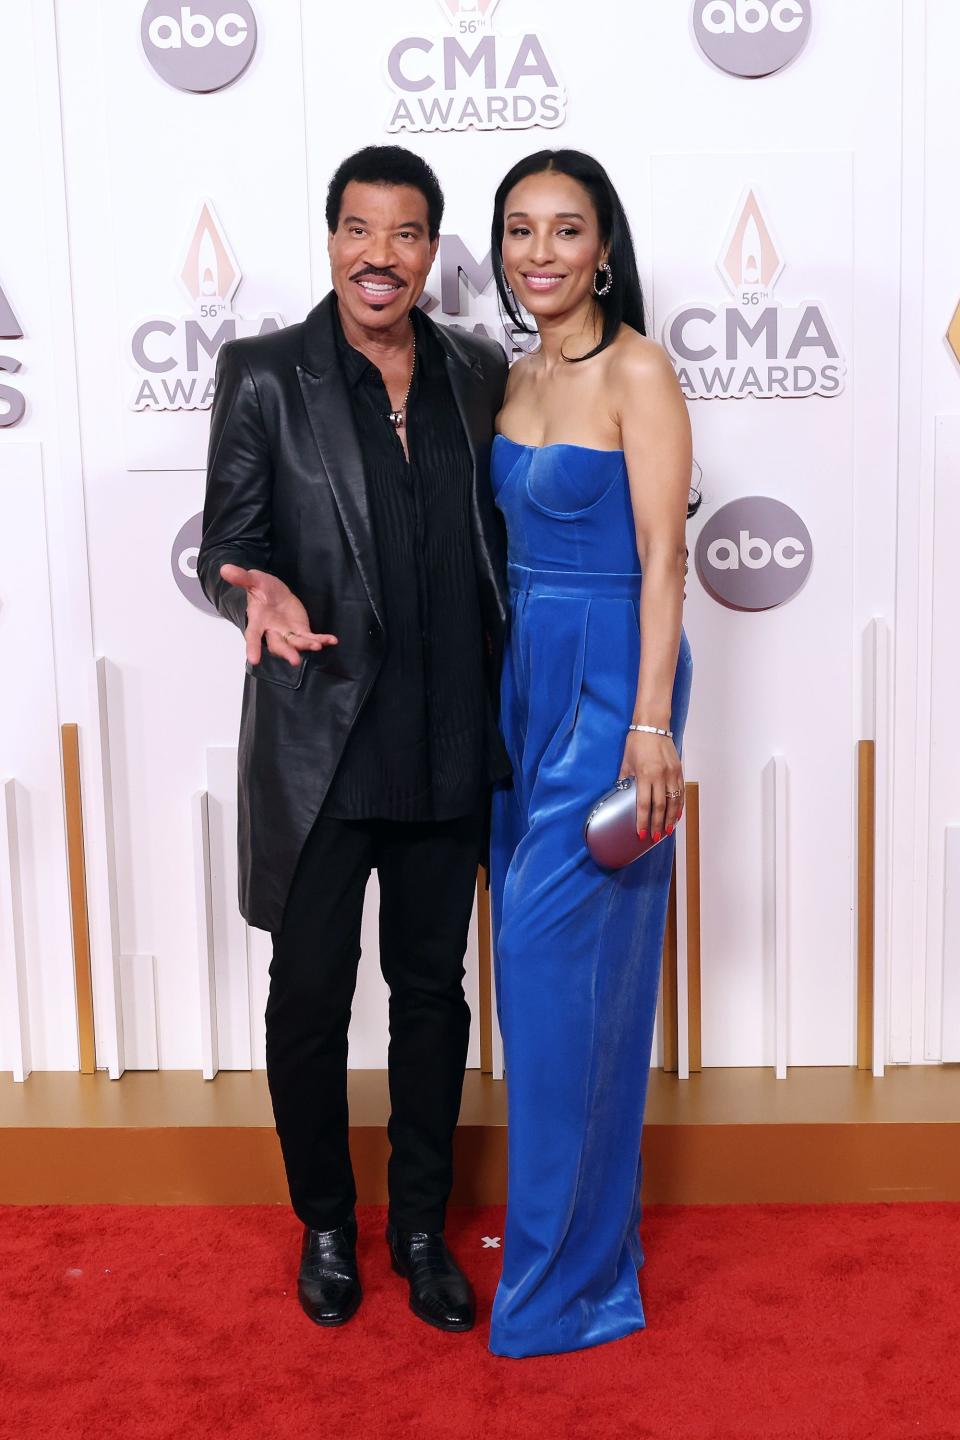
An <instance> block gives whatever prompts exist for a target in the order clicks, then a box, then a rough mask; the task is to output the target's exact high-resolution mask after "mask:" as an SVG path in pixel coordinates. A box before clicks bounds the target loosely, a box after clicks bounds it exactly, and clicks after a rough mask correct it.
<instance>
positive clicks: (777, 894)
mask: <svg viewBox="0 0 960 1440" xmlns="http://www.w3.org/2000/svg"><path fill="white" fill-rule="evenodd" d="M761 790H762V807H761V824H760V827H759V832H760V838H761V844H762V849H763V862H762V866H761V877H762V879H761V885H762V889H763V904H762V911H763V950H764V981H763V1016H764V1022H763V1049H764V1053H765V1054H766V1055H769V1056H770V1057H771V1058H772V1061H773V1067H774V1072H775V1074H776V1077H777V1079H778V1080H782V1079H785V1077H786V1073H787V1061H788V1053H789V1046H790V971H789V947H790V906H789V898H790V897H789V879H790V868H789V843H788V836H789V825H788V818H789V817H788V801H787V762H786V759H785V758H784V756H783V755H773V756H771V758H770V760H769V761H768V762H767V764H766V765H765V766H764V770H763V775H762V781H761Z"/></svg>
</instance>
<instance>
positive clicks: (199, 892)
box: [192, 790, 220, 1080]
mask: <svg viewBox="0 0 960 1440" xmlns="http://www.w3.org/2000/svg"><path fill="white" fill-rule="evenodd" d="M192 821H193V873H194V899H195V906H196V922H197V982H198V984H197V989H198V995H199V1013H200V1068H201V1070H202V1072H203V1078H204V1080H212V1079H213V1078H214V1076H215V1075H216V1073H217V1071H218V1070H219V1068H220V1059H219V1049H220V1047H219V1042H218V1035H217V969H216V956H215V953H214V943H213V901H212V897H211V893H210V812H209V806H208V797H207V793H206V791H205V790H201V791H199V792H198V793H197V794H196V795H194V797H193V807H192Z"/></svg>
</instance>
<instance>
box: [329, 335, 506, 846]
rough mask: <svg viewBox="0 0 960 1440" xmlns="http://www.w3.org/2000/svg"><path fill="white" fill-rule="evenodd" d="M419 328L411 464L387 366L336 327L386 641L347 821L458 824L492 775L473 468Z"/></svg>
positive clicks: (437, 354) (335, 799) (349, 790)
mask: <svg viewBox="0 0 960 1440" xmlns="http://www.w3.org/2000/svg"><path fill="white" fill-rule="evenodd" d="M413 324H414V326H415V333H416V341H417V352H416V364H415V369H414V376H413V384H412V386H411V389H410V395H409V399H408V401H407V411H406V431H407V444H408V446H409V451H410V460H409V463H408V461H407V460H406V458H405V456H404V453H403V445H402V443H401V440H400V437H399V435H398V434H397V432H396V430H395V428H394V426H393V423H392V421H391V420H390V419H389V412H390V410H391V409H392V406H391V404H390V400H389V397H388V395H387V390H386V386H385V385H384V383H383V379H382V377H381V374H380V371H379V370H378V369H377V367H376V366H375V365H373V364H372V363H371V362H370V361H369V360H368V359H367V358H366V356H364V355H362V354H361V353H360V351H359V350H355V349H354V348H353V346H351V345H350V344H348V342H347V339H346V337H345V335H344V333H343V329H342V326H341V324H340V319H339V315H336V316H335V319H334V330H335V334H336V341H337V351H338V356H339V360H340V365H341V367H342V370H343V375H344V378H345V380H346V382H347V387H348V389H349V392H350V402H351V406H352V409H353V417H354V421H355V424H356V429H357V435H358V438H359V441H360V451H361V455H362V458H363V468H364V475H365V478H366V482H367V495H368V500H369V505H370V518H371V525H372V529H373V534H374V538H375V541H376V546H377V553H378V558H379V564H380V581H381V589H382V595H383V609H384V640H385V651H384V657H383V663H382V666H381V668H380V671H379V673H378V675H377V679H376V682H375V684H374V686H373V689H372V691H371V693H370V695H369V696H368V697H367V701H366V703H365V705H364V707H363V709H362V710H361V712H360V714H359V716H358V717H357V721H356V723H355V725H354V727H353V730H352V731H351V733H350V737H349V739H348V741H347V746H346V749H345V751H344V754H343V757H342V759H341V761H340V764H339V766H338V768H337V771H336V774H335V775H334V778H333V782H332V784H331V787H330V790H329V792H328V795H327V799H326V801H325V803H324V813H325V814H327V815H330V816H335V817H337V818H340V819H372V818H375V817H379V818H386V819H393V820H446V819H452V818H454V817H455V816H458V815H466V814H469V813H470V812H471V811H472V810H474V809H475V808H476V806H477V805H478V803H479V802H480V800H481V796H482V792H483V789H484V787H485V786H486V785H487V784H488V783H489V781H490V780H491V779H492V778H494V776H493V775H492V774H490V773H489V771H490V767H489V765H488V754H487V745H486V743H485V742H486V738H487V728H488V727H489V724H490V706H489V699H488V696H487V692H486V684H485V679H484V669H483V643H484V642H483V627H482V622H481V615H480V602H479V596H478V592H477V577H476V570H475V566H474V560H473V547H472V542H471V535H470V527H469V516H470V495H471V486H472V479H473V460H472V457H471V454H470V448H469V445H468V444H467V439H466V436H465V434H464V431H463V426H462V425H461V422H460V414H459V411H458V409H457V404H456V401H455V399H454V396H453V392H452V391H451V388H450V382H449V379H448V377H447V369H446V357H445V355H444V352H443V350H442V348H441V347H440V345H439V344H438V342H437V341H436V339H435V337H434V336H432V335H431V334H430V331H429V329H428V327H427V325H426V324H424V323H423V319H422V317H421V315H420V312H419V311H417V310H414V311H413ZM497 773H500V772H499V771H498V772H497Z"/></svg>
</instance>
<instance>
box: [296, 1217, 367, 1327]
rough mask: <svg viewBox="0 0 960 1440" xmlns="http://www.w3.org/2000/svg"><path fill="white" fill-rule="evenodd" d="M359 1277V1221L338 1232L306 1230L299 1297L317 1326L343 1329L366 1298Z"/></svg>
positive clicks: (305, 1228)
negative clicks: (343, 1325)
mask: <svg viewBox="0 0 960 1440" xmlns="http://www.w3.org/2000/svg"><path fill="white" fill-rule="evenodd" d="M362 1293H363V1292H362V1291H361V1289H360V1278H359V1276H358V1274H357V1221H356V1217H355V1216H352V1215H351V1217H350V1219H349V1220H348V1221H346V1223H345V1224H343V1225H340V1226H339V1227H338V1228H337V1229H336V1230H311V1229H310V1228H309V1227H304V1231H303V1249H302V1251H301V1253H300V1273H299V1275H298V1276H297V1294H298V1295H299V1297H300V1304H301V1305H302V1306H303V1308H304V1310H305V1311H306V1312H307V1314H308V1315H309V1316H310V1319H311V1320H312V1321H313V1322H314V1324H315V1325H342V1324H344V1322H345V1321H347V1320H349V1319H350V1316H351V1315H352V1314H353V1313H354V1311H355V1310H356V1308H357V1306H358V1305H359V1304H360V1297H361V1295H362Z"/></svg>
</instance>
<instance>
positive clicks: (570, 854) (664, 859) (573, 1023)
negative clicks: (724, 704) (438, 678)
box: [490, 435, 692, 1356]
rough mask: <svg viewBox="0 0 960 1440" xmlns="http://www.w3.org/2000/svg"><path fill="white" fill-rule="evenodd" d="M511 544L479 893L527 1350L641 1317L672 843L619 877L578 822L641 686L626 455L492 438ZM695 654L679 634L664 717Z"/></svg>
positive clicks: (608, 1333)
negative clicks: (642, 1230)
mask: <svg viewBox="0 0 960 1440" xmlns="http://www.w3.org/2000/svg"><path fill="white" fill-rule="evenodd" d="M492 479H493V488H494V494H495V497H496V503H497V505H498V507H499V509H500V510H501V511H502V512H503V515H504V518H505V520H506V525H507V533H508V543H509V580H510V600H511V624H510V631H509V636H508V641H507V650H506V656H505V662H504V674H503V686H502V721H501V723H502V729H503V736H504V740H505V742H506V745H507V749H508V751H509V753H510V758H511V760H512V762H513V769H514V784H513V788H512V789H511V788H500V789H498V790H497V791H496V792H495V795H494V813H493V834H492V845H491V902H492V919H493V937H494V964H495V976H496V988H497V1008H498V1014H499V1019H500V1029H501V1031H502V1034H503V1043H504V1055H505V1064H506V1078H507V1095H508V1106H509V1141H508V1144H509V1193H508V1203H507V1219H506V1229H505V1234H504V1250H503V1274H502V1276H501V1279H500V1283H499V1286H498V1289H497V1293H496V1297H495V1299H494V1305H493V1316H492V1320H491V1326H490V1349H491V1350H492V1351H493V1352H494V1353H495V1354H497V1355H512V1356H521V1355H540V1354H550V1353H555V1352H559V1351H566V1350H577V1349H580V1348H581V1347H583V1346H587V1345H598V1344H600V1343H602V1342H603V1341H605V1340H613V1339H616V1338H617V1337H619V1336H622V1335H628V1334H630V1333H631V1332H632V1331H634V1330H639V1329H642V1328H643V1326H644V1324H645V1320H644V1314H643V1306H642V1304H641V1300H640V1290H639V1286H638V1283H637V1267H638V1266H639V1265H641V1264H642V1263H643V1254H642V1250H641V1248H640V1240H639V1234H638V1228H637V1227H638V1223H639V1220H640V1177H641V1159H640V1136H641V1129H642V1123H643V1110H644V1105H645V1102H646V1093H647V1081H648V1078H649V1067H650V1054H651V1048H652V1043H653V1027H654V1019H655V1012H656V1003H657V990H658V985H659V975H660V960H661V954H662V948H663V935H664V927H665V923H666V911H667V896H668V892H669V887H670V873H671V868H672V862H673V853H674V848H675V845H676V837H675V836H674V835H671V836H668V837H667V839H665V840H662V841H661V842H660V843H659V844H658V845H657V846H655V848H654V849H653V850H651V851H650V852H649V854H648V855H645V856H643V857H642V858H641V859H639V860H637V861H635V862H634V863H633V864H632V865H628V866H626V867H625V868H624V869H622V870H617V871H609V870H604V869H601V868H600V867H599V866H597V865H596V864H595V863H594V862H593V860H591V858H590V854H589V852H588V850H587V848H586V845H585V843H584V839H583V824H584V820H585V818H586V815H587V812H588V810H589V808H590V805H591V804H592V802H593V801H594V800H595V799H596V798H597V797H598V796H599V795H600V794H602V792H603V791H604V790H607V789H609V788H610V786H611V785H613V783H614V782H615V780H616V778H617V774H618V771H619V767H620V761H621V758H622V755H623V746H624V741H625V739H626V726H627V725H628V724H629V722H630V718H631V715H632V713H633V706H634V700H635V697H636V684H637V669H638V665H639V660H640V632H639V600H640V583H641V577H640V565H639V561H638V559H637V550H636V538H635V530H634V521H633V514H632V511H631V507H630V492H629V486H628V481H627V470H626V462H625V459H624V455H623V452H622V451H621V450H592V449H587V448H586V447H584V446H578V445H549V446H544V447H540V448H538V447H534V446H530V445H521V444H518V443H517V442H515V441H512V440H509V439H507V438H506V437H505V436H502V435H498V436H497V437H496V439H495V441H494V446H493V455H492ZM691 677H692V658H691V654H690V645H689V642H688V640H687V636H686V632H685V631H683V632H682V634H681V641H680V649H679V654H678V658H677V668H676V675H675V680H674V687H673V697H672V712H671V728H672V730H673V733H674V743H675V744H676V746H677V749H678V750H679V749H680V746H681V744H682V735H683V727H684V722H685V720H686V715H687V707H688V703H689V698H690V685H691Z"/></svg>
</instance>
